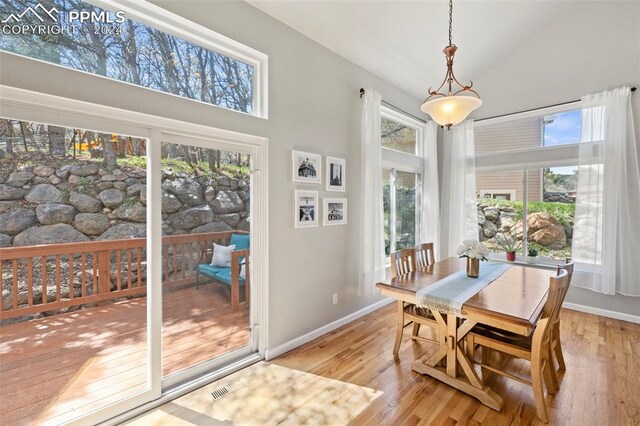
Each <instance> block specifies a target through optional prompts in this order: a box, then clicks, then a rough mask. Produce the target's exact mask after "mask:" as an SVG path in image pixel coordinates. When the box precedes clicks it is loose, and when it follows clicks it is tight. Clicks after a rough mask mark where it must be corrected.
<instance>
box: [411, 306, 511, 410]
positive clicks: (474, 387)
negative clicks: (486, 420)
mask: <svg viewBox="0 0 640 426" xmlns="http://www.w3.org/2000/svg"><path fill="white" fill-rule="evenodd" d="M433 314H434V316H435V318H436V321H437V322H438V325H439V332H440V333H441V335H443V336H446V338H445V339H443V340H441V343H440V348H438V350H437V351H436V352H435V353H433V354H431V355H429V356H427V355H425V356H423V357H421V358H420V359H418V360H416V361H414V362H413V366H412V368H413V371H416V372H418V373H420V374H426V375H429V376H431V377H433V378H435V379H438V380H440V381H441V382H444V383H446V384H448V385H449V386H452V387H454V388H456V389H458V390H461V391H462V392H465V393H466V394H468V395H471V396H473V397H474V398H476V399H478V400H479V401H480V402H482V403H483V404H484V405H486V406H487V407H489V408H492V409H494V410H496V411H500V410H501V409H502V404H503V401H502V398H501V397H500V396H499V395H498V394H496V393H495V392H494V391H493V390H492V389H491V388H489V387H487V386H484V384H483V383H482V380H481V379H480V377H479V376H478V374H477V373H476V371H475V369H474V368H473V362H472V361H470V360H469V358H468V357H467V353H466V352H465V351H464V350H463V348H462V344H463V342H464V337H465V335H466V334H467V333H468V332H469V330H471V328H472V327H473V325H475V323H474V322H470V321H469V320H466V321H463V322H462V323H461V324H458V323H459V320H458V318H457V317H456V316H455V315H447V320H446V322H445V320H444V318H443V317H442V315H441V314H440V313H439V312H433ZM441 360H445V361H446V365H445V366H444V367H441V366H439V365H437V364H438V363H439V362H440V361H441ZM458 364H459V365H460V367H461V370H462V371H461V373H464V374H460V375H458Z"/></svg>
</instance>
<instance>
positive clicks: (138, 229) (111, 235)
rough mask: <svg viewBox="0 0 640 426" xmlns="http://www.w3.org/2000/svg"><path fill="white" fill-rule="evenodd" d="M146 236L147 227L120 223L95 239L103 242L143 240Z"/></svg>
mask: <svg viewBox="0 0 640 426" xmlns="http://www.w3.org/2000/svg"><path fill="white" fill-rule="evenodd" d="M146 236H147V226H146V225H143V224H139V223H128V222H125V223H121V224H119V225H116V226H114V227H113V228H110V229H108V230H107V231H105V232H104V233H103V234H102V235H100V236H99V237H98V238H97V241H103V240H124V239H128V238H144V237H146Z"/></svg>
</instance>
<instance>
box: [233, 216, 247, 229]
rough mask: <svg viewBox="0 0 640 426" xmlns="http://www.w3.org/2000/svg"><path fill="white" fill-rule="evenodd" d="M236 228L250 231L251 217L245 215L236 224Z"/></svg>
mask: <svg viewBox="0 0 640 426" xmlns="http://www.w3.org/2000/svg"><path fill="white" fill-rule="evenodd" d="M236 229H239V230H241V231H247V232H250V231H251V217H250V216H247V217H245V218H244V219H242V220H241V221H240V222H239V223H238V225H237V226H236Z"/></svg>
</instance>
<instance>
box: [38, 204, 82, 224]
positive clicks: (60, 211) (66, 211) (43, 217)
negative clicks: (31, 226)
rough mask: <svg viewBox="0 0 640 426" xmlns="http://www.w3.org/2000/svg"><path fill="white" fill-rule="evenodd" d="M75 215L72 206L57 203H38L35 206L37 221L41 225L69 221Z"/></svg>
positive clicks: (71, 220)
mask: <svg viewBox="0 0 640 426" xmlns="http://www.w3.org/2000/svg"><path fill="white" fill-rule="evenodd" d="M75 215H76V209H75V208H74V207H73V206H68V205H66V204H59V203H46V204H39V205H38V207H36V216H37V217H38V222H40V223H41V224H43V225H55V224H56V223H71V222H73V218H74V217H75Z"/></svg>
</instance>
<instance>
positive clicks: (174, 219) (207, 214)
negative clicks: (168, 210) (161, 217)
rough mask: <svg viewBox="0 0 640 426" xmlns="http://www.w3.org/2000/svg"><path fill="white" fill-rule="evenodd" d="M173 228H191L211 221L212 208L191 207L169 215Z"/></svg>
mask: <svg viewBox="0 0 640 426" xmlns="http://www.w3.org/2000/svg"><path fill="white" fill-rule="evenodd" d="M169 222H170V223H171V226H173V227H174V228H180V229H192V228H196V227H198V226H201V225H205V224H207V223H209V222H213V210H211V207H209V206H206V205H205V206H200V207H192V208H190V209H187V210H183V211H181V212H178V213H174V214H172V215H170V216H169Z"/></svg>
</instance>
